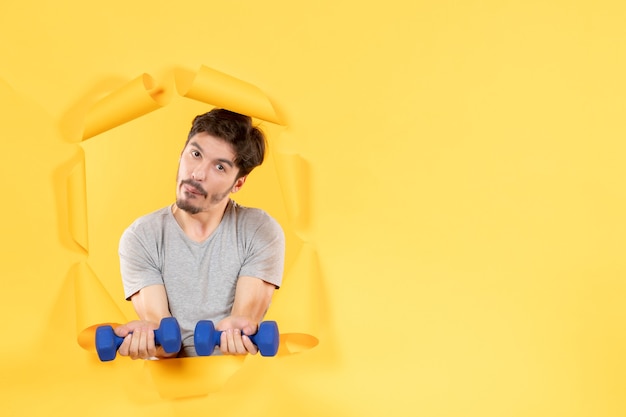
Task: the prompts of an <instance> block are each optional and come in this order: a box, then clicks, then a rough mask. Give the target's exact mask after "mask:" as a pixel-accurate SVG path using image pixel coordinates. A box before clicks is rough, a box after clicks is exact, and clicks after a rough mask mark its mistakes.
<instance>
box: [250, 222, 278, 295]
mask: <svg viewBox="0 0 626 417" xmlns="http://www.w3.org/2000/svg"><path fill="white" fill-rule="evenodd" d="M284 263H285V234H284V232H283V229H282V228H281V227H280V224H278V222H277V221H276V220H274V219H273V218H272V217H270V216H269V215H267V214H265V215H264V216H263V218H262V219H261V221H260V222H259V223H258V227H257V228H256V230H255V231H254V233H253V235H252V239H251V241H250V242H249V247H248V250H247V255H246V259H245V261H244V263H243V265H242V267H241V271H240V273H239V276H248V277H255V278H260V279H262V280H263V281H265V282H268V283H270V284H274V285H275V286H276V288H279V287H280V286H281V284H282V279H283V269H284Z"/></svg>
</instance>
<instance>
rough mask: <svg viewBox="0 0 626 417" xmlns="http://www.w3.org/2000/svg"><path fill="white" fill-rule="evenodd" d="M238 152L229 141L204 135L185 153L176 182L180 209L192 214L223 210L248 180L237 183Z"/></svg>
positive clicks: (238, 180) (190, 143)
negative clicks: (222, 205)
mask: <svg viewBox="0 0 626 417" xmlns="http://www.w3.org/2000/svg"><path fill="white" fill-rule="evenodd" d="M234 160H235V152H234V151H233V148H232V146H231V145H230V144H229V143H227V142H226V141H224V140H222V139H219V138H216V137H215V136H211V135H209V134H208V133H205V132H200V133H197V134H196V135H194V136H192V137H191V138H190V139H189V142H188V143H187V145H186V146H185V149H183V152H182V154H181V156H180V163H179V166H178V175H177V178H176V205H177V206H178V207H179V208H180V209H182V210H185V211H187V212H188V213H191V214H196V213H200V212H203V211H208V210H211V209H212V208H215V207H219V206H220V205H221V204H223V203H224V201H225V200H226V199H227V198H228V196H229V195H230V193H234V192H237V191H239V189H240V188H241V186H242V185H243V184H244V182H245V180H246V178H245V177H242V178H239V179H237V174H238V173H239V168H237V166H235V162H234Z"/></svg>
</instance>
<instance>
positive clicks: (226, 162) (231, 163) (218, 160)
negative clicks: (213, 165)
mask: <svg viewBox="0 0 626 417" xmlns="http://www.w3.org/2000/svg"><path fill="white" fill-rule="evenodd" d="M216 161H217V162H221V163H223V164H226V165H228V166H229V167H231V168H232V167H234V166H235V164H233V161H231V160H230V159H223V158H218V159H217V160H216Z"/></svg>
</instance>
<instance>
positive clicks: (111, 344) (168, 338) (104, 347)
mask: <svg viewBox="0 0 626 417" xmlns="http://www.w3.org/2000/svg"><path fill="white" fill-rule="evenodd" d="M123 341H124V338H123V337H119V336H118V335H116V334H115V332H114V331H113V327H111V326H108V325H107V326H100V327H98V328H97V329H96V351H97V352H98V357H99V358H100V360H101V361H102V362H107V361H112V360H113V359H115V355H116V354H117V350H118V349H119V348H120V345H121V344H122V342H123ZM154 341H155V343H156V344H157V345H161V346H163V350H165V352H167V353H176V352H178V351H179V350H180V348H181V336H180V326H179V325H178V321H176V319H175V318H174V317H165V318H163V319H162V320H161V323H160V324H159V328H158V329H156V330H155V331H154Z"/></svg>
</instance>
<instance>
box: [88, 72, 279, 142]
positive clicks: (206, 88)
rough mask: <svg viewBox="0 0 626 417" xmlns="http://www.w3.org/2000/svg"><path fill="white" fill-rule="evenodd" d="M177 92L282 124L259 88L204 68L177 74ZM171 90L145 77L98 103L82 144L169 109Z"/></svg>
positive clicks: (175, 76) (175, 73) (119, 89)
mask: <svg viewBox="0 0 626 417" xmlns="http://www.w3.org/2000/svg"><path fill="white" fill-rule="evenodd" d="M174 80H175V83H176V91H177V92H178V94H180V95H181V96H183V97H187V98H190V99H193V100H197V101H201V102H203V103H207V104H210V105H213V106H217V107H223V108H225V109H229V110H232V111H235V112H238V113H242V114H246V115H248V116H250V117H254V118H257V119H260V120H265V121H268V122H272V123H276V124H282V123H281V121H280V118H279V117H278V116H277V115H276V111H275V110H274V107H273V106H272V103H271V102H270V100H269V98H268V97H267V96H266V95H265V94H264V93H263V92H262V91H261V90H260V89H259V88H258V87H256V86H254V85H252V84H250V83H247V82H245V81H242V80H240V79H238V78H235V77H232V76H230V75H228V74H224V73H222V72H219V71H216V70H214V69H211V68H208V67H205V66H202V67H200V70H199V71H198V72H197V73H193V72H190V71H187V70H183V69H178V70H176V71H174ZM172 90H173V89H172V88H169V87H166V86H165V85H163V84H158V83H157V82H156V81H155V79H154V78H152V77H151V76H150V75H148V74H142V75H141V76H139V77H137V78H135V79H134V80H132V81H131V82H129V83H128V84H126V85H124V86H122V87H121V88H118V89H117V90H115V91H113V92H111V93H110V94H109V95H107V96H105V97H104V98H102V99H101V100H99V101H97V102H96V103H95V104H94V105H93V106H92V107H91V108H90V109H89V111H88V113H87V115H86V116H85V123H84V129H83V135H82V137H83V140H86V139H89V138H92V137H94V136H96V135H99V134H100V133H103V132H106V131H107V130H110V129H113V128H115V127H117V126H120V125H122V124H124V123H127V122H130V121H131V120H134V119H137V118H139V117H141V116H143V115H145V114H148V113H150V112H152V111H154V110H157V109H159V108H161V107H163V106H165V105H167V104H168V103H169V101H170V99H171V95H172V93H173V91H172Z"/></svg>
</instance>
